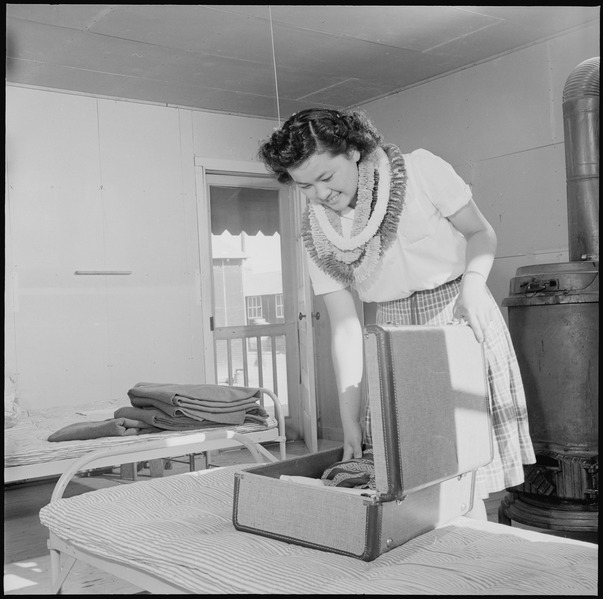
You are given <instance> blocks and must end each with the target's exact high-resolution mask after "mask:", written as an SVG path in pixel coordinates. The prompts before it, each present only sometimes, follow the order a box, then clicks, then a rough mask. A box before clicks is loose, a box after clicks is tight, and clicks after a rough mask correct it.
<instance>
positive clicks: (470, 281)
mask: <svg viewBox="0 0 603 599" xmlns="http://www.w3.org/2000/svg"><path fill="white" fill-rule="evenodd" d="M452 316H453V319H454V320H455V321H462V320H465V321H467V323H468V324H469V326H470V327H471V329H472V330H473V334H474V335H475V338H476V339H477V341H478V342H479V343H482V341H483V340H484V337H485V334H486V329H487V328H488V326H489V325H490V321H491V320H492V300H491V298H490V295H489V293H488V290H487V287H486V280H485V279H484V277H483V276H482V275H480V274H479V273H476V272H467V273H465V275H464V276H463V281H462V283H461V290H460V293H459V296H458V298H457V300H456V303H455V304H454V309H453V311H452Z"/></svg>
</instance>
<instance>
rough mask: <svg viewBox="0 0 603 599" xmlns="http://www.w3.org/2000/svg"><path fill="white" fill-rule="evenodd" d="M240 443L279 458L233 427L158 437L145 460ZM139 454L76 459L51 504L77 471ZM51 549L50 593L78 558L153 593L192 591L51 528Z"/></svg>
mask: <svg viewBox="0 0 603 599" xmlns="http://www.w3.org/2000/svg"><path fill="white" fill-rule="evenodd" d="M237 445H244V446H245V447H246V448H247V449H249V451H250V452H251V455H252V457H253V458H254V460H255V461H256V462H257V463H265V462H278V458H275V457H274V456H273V455H272V454H271V453H270V452H269V451H268V450H266V449H265V448H264V447H262V446H261V445H260V444H258V443H255V442H254V441H252V440H251V439H250V438H249V436H248V435H242V434H239V433H235V432H233V431H231V430H221V431H212V432H208V433H196V434H193V435H190V436H188V437H180V438H173V439H159V440H155V441H152V442H149V443H148V444H147V446H146V448H145V456H146V459H152V458H153V457H169V456H180V455H186V454H191V453H199V452H200V451H206V449H207V448H221V447H233V446H237ZM282 451H283V452H284V447H282ZM138 453H139V452H138V450H137V449H135V448H133V447H131V448H128V447H124V446H121V447H113V448H108V449H100V450H95V451H92V452H90V453H88V454H86V455H83V456H81V457H80V458H78V459H76V460H74V461H73V463H72V464H70V465H69V467H68V468H67V469H66V470H65V472H63V474H62V475H61V477H60V478H59V480H58V481H57V483H56V485H55V487H54V490H53V492H52V496H51V499H50V502H51V503H52V502H54V501H57V500H59V499H61V498H62V497H63V493H64V492H65V489H66V488H67V486H68V485H69V482H70V481H71V480H72V479H73V477H74V476H75V475H76V474H77V473H78V472H80V471H82V470H86V469H89V468H91V467H94V468H96V467H102V466H103V465H107V464H111V463H115V460H120V461H122V460H127V461H128V462H130V461H133V458H134V457H135V456H137V455H138ZM48 549H49V550H50V568H51V592H52V593H53V594H60V593H61V590H62V587H63V584H64V582H65V579H66V578H67V576H68V575H69V572H70V571H71V569H72V568H73V566H74V565H75V563H76V561H78V560H80V561H82V562H84V563H86V564H88V565H90V566H94V567H95V568H98V569H100V570H103V571H105V572H107V573H109V574H112V575H114V576H117V577H118V578H121V579H122V580H128V581H130V582H132V583H133V584H135V585H136V586H140V587H142V588H144V589H153V593H168V594H185V593H189V591H187V590H186V589H185V588H181V587H178V586H177V585H173V584H168V583H166V582H165V581H164V580H162V579H161V578H159V577H157V576H153V575H152V574H149V573H148V572H145V571H143V570H140V569H137V568H133V567H132V566H122V565H120V564H119V563H117V562H114V561H111V560H105V559H102V558H99V557H98V556H95V555H93V554H91V553H90V552H88V551H86V550H83V549H81V548H75V547H74V546H72V545H70V544H69V543H66V542H65V541H63V540H62V539H60V538H59V537H58V536H57V535H55V534H54V533H53V532H52V531H50V534H49V539H48Z"/></svg>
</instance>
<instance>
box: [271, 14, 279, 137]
mask: <svg viewBox="0 0 603 599" xmlns="http://www.w3.org/2000/svg"><path fill="white" fill-rule="evenodd" d="M268 15H269V16H270V40H271V41H272V64H273V66H274V87H275V89H276V116H277V118H278V126H279V127H280V126H281V111H280V100H279V97H278V77H277V76H276V55H275V54H274V31H273V29H272V10H271V8H270V5H268Z"/></svg>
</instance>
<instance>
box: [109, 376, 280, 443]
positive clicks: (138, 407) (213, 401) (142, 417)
mask: <svg viewBox="0 0 603 599" xmlns="http://www.w3.org/2000/svg"><path fill="white" fill-rule="evenodd" d="M261 394H262V392H261V391H260V389H258V388H257V387H256V388H253V387H229V386H225V385H182V384H169V383H166V384H161V383H137V384H136V385H134V387H132V389H130V390H129V391H128V397H129V398H130V403H131V404H132V407H122V408H119V409H118V410H116V411H115V414H114V416H115V418H122V417H123V418H130V419H133V420H139V421H141V422H145V423H147V424H148V425H149V426H151V427H155V428H157V429H163V430H173V431H181V430H194V429H203V428H208V427H216V426H220V425H230V426H238V425H241V424H243V423H244V422H245V423H249V422H254V423H259V424H267V421H268V418H269V416H268V413H267V412H266V410H264V408H263V407H262V406H261V405H260V404H259V403H258V400H259V399H260V398H261Z"/></svg>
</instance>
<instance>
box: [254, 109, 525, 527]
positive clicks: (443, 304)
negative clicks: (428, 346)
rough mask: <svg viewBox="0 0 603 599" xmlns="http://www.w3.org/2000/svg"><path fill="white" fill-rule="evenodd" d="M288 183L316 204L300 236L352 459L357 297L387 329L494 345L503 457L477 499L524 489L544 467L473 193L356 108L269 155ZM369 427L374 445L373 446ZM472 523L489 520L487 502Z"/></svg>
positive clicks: (356, 435)
mask: <svg viewBox="0 0 603 599" xmlns="http://www.w3.org/2000/svg"><path fill="white" fill-rule="evenodd" d="M259 156H260V158H261V159H262V160H263V162H264V164H265V165H266V167H267V168H268V170H269V171H271V172H272V173H273V174H274V175H275V176H276V178H277V180H278V181H280V182H281V183H285V184H289V183H293V184H295V185H296V186H297V187H298V188H299V189H300V190H301V192H302V193H303V194H304V195H305V197H306V198H307V199H308V206H307V211H306V214H305V220H304V224H303V230H302V235H303V239H304V244H305V247H306V250H307V254H308V256H309V258H310V259H309V261H308V265H309V272H310V277H311V280H312V285H313V288H314V292H315V293H316V294H317V295H323V296H324V301H325V305H326V308H327V312H328V314H329V319H330V322H331V330H332V354H333V363H334V367H335V375H336V382H337V388H338V393H339V407H340V413H341V420H342V425H343V431H344V453H343V460H348V459H352V458H361V457H362V444H363V441H364V443H366V444H370V442H371V439H370V418H367V417H366V416H368V415H365V424H364V426H362V423H361V420H362V419H361V416H362V414H361V404H362V401H361V392H360V389H361V379H362V371H363V335H362V326H361V323H360V319H359V316H358V314H357V312H356V308H355V304H354V300H353V297H352V294H351V291H350V288H354V289H355V290H356V291H357V293H358V296H359V298H360V299H361V300H362V301H363V302H376V303H377V322H378V323H392V324H402V325H404V324H428V325H443V324H448V323H450V322H462V321H465V322H466V323H467V324H468V325H469V326H470V327H471V328H472V330H473V332H474V334H475V337H476V339H477V340H478V341H479V342H480V343H483V344H484V348H485V354H486V360H487V363H488V382H489V385H490V392H491V398H492V412H493V425H494V438H495V443H494V459H493V461H492V462H491V463H490V464H489V465H488V466H485V467H484V468H480V469H479V470H478V473H477V484H476V499H483V498H485V497H487V496H488V494H489V493H492V492H495V491H499V490H502V489H505V488H507V487H510V486H514V485H518V484H521V483H522V482H523V464H530V463H534V462H535V456H534V451H533V448H532V444H531V440H530V436H529V429H528V422H527V410H526V403H525V396H524V392H523V385H522V382H521V377H520V373H519V368H518V365H517V360H516V357H515V353H514V351H513V347H512V343H511V339H510V336H509V333H508V330H507V327H506V324H505V322H504V319H503V317H502V314H501V312H500V310H499V308H498V306H497V305H496V302H495V300H494V299H493V297H492V295H491V293H490V291H489V290H488V287H487V286H486V281H487V278H488V275H489V273H490V269H491V268H492V263H493V260H494V255H495V252H496V235H495V233H494V230H493V229H492V227H491V226H490V224H489V223H488V221H487V220H486V219H485V218H484V216H483V215H482V213H481V212H480V210H479V208H478V207H477V206H476V205H475V203H474V201H473V199H472V195H471V190H470V188H469V186H468V185H467V184H466V183H465V182H464V181H463V180H462V179H461V178H460V177H459V176H458V175H457V174H456V173H455V171H454V170H453V169H452V167H451V166H450V165H449V164H448V163H446V162H445V161H444V160H442V159H441V158H438V157H437V156H435V155H433V154H432V153H430V152H428V151H427V150H416V151H414V152H412V153H410V154H402V153H401V152H400V149H399V148H398V147H396V146H395V145H392V144H384V143H383V138H382V136H381V134H380V133H379V132H378V131H377V130H376V129H375V127H374V126H373V125H372V123H371V122H370V121H369V120H368V119H367V118H366V117H365V116H364V115H363V114H362V113H361V112H358V111H349V112H344V111H335V110H325V109H308V110H304V111H302V112H299V113H297V114H293V115H292V116H291V117H290V118H289V119H288V120H287V121H286V122H285V123H284V125H283V126H282V127H281V128H280V129H277V130H275V131H274V133H273V134H272V135H271V137H270V138H269V139H268V140H267V141H266V142H264V143H263V144H262V146H261V148H260V152H259ZM363 429H364V438H363ZM471 515H472V516H474V517H479V518H485V517H486V514H485V507H484V504H483V501H475V502H474V508H473V512H472V514H471Z"/></svg>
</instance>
